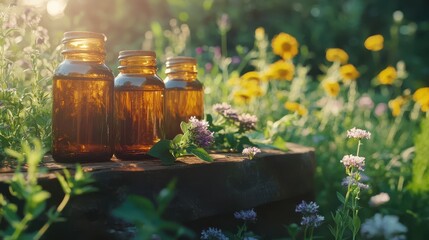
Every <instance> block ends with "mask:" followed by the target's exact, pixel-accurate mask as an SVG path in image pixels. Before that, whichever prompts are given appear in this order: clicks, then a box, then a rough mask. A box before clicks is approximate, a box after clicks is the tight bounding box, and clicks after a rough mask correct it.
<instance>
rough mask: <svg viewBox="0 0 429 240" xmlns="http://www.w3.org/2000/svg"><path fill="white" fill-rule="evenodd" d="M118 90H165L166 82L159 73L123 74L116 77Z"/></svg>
mask: <svg viewBox="0 0 429 240" xmlns="http://www.w3.org/2000/svg"><path fill="white" fill-rule="evenodd" d="M114 85H115V89H117V90H121V89H123V90H133V89H135V90H164V89H165V84H164V82H163V81H162V79H161V78H160V77H159V76H158V75H140V74H122V73H119V74H118V76H116V78H115V84H114Z"/></svg>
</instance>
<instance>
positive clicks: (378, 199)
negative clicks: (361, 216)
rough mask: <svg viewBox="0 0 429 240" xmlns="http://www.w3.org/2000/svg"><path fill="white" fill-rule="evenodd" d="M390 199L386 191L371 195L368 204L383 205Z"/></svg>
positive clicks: (372, 205)
mask: <svg viewBox="0 0 429 240" xmlns="http://www.w3.org/2000/svg"><path fill="white" fill-rule="evenodd" d="M389 200H390V196H389V194H387V193H384V192H382V193H379V194H377V195H374V196H372V197H371V198H370V199H369V205H370V206H371V207H378V206H380V205H383V204H385V203H387V202H388V201H389Z"/></svg>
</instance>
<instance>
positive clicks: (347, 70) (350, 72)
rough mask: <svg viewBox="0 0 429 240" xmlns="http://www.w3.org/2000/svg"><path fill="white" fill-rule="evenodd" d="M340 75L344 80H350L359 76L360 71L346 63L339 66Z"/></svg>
mask: <svg viewBox="0 0 429 240" xmlns="http://www.w3.org/2000/svg"><path fill="white" fill-rule="evenodd" d="M340 75H341V77H342V78H343V79H344V80H346V81H350V80H356V78H358V77H359V76H360V73H359V71H358V70H357V69H356V68H355V66H353V64H346V65H344V66H341V67H340Z"/></svg>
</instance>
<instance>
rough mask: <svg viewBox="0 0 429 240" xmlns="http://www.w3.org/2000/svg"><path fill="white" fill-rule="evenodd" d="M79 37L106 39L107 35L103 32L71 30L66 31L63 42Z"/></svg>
mask: <svg viewBox="0 0 429 240" xmlns="http://www.w3.org/2000/svg"><path fill="white" fill-rule="evenodd" d="M79 38H95V39H101V40H103V41H106V39H107V37H106V35H104V34H103V33H96V32H87V31H70V32H65V33H64V38H63V41H62V42H63V43H64V42H66V41H69V40H71V39H79Z"/></svg>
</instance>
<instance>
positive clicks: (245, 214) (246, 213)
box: [234, 209, 256, 221]
mask: <svg viewBox="0 0 429 240" xmlns="http://www.w3.org/2000/svg"><path fill="white" fill-rule="evenodd" d="M234 217H235V218H236V219H239V220H244V221H256V212H255V210H253V209H250V210H241V211H239V212H235V213H234Z"/></svg>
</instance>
